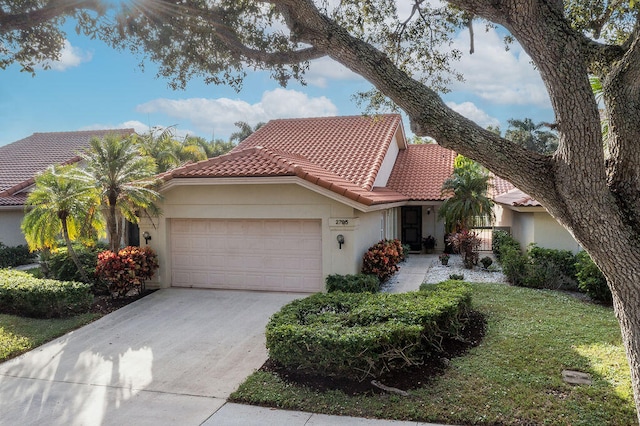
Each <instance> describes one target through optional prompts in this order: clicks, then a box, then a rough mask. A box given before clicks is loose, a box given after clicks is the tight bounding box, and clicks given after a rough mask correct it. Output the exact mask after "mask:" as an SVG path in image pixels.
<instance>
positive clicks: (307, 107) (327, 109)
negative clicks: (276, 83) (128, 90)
mask: <svg viewBox="0 0 640 426" xmlns="http://www.w3.org/2000/svg"><path fill="white" fill-rule="evenodd" d="M136 111H138V112H140V113H145V114H150V113H161V114H165V115H167V116H168V117H170V118H172V119H177V120H180V121H188V122H190V123H191V124H192V125H193V126H195V127H196V128H197V129H199V130H201V131H202V132H205V133H206V134H212V132H213V131H215V135H216V136H218V135H228V134H230V133H232V132H234V131H236V130H237V128H236V127H235V126H234V124H233V123H235V122H236V121H244V122H246V123H249V124H251V125H255V124H257V123H258V122H261V121H262V122H267V121H269V120H271V119H274V118H297V117H319V116H332V115H337V113H338V108H337V107H336V106H335V105H334V104H333V103H332V102H331V100H330V99H328V98H327V97H325V96H320V97H316V98H310V97H309V96H308V95H306V94H305V93H302V92H298V91H295V90H286V89H280V88H278V89H275V90H270V91H266V92H264V93H263V95H262V99H261V100H260V102H257V103H254V104H250V103H248V102H246V101H243V100H239V99H235V100H234V99H228V98H218V99H206V98H189V99H166V98H161V99H154V100H152V101H149V102H147V103H144V104H141V105H138V106H137V107H136Z"/></svg>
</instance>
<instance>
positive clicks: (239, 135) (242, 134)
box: [229, 121, 265, 142]
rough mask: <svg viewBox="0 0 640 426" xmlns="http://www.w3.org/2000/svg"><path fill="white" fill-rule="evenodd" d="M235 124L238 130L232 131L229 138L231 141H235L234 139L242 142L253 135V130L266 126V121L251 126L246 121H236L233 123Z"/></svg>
mask: <svg viewBox="0 0 640 426" xmlns="http://www.w3.org/2000/svg"><path fill="white" fill-rule="evenodd" d="M233 125H234V126H236V127H237V128H238V131H237V132H234V133H232V134H231V136H230V137H229V140H230V141H231V142H234V141H238V142H242V141H243V140H245V139H246V138H248V137H249V136H251V134H252V133H253V132H255V131H256V130H258V129H259V128H260V127H262V126H264V125H265V123H263V122H260V123H258V124H256V125H255V126H253V127H251V125H250V124H249V123H247V122H246V121H236V122H235V123H233Z"/></svg>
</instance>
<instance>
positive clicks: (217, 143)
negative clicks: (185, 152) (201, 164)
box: [183, 136, 236, 159]
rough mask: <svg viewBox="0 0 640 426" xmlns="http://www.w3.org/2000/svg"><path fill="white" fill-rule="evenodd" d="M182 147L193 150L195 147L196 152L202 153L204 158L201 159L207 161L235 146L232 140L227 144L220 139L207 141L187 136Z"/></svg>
mask: <svg viewBox="0 0 640 426" xmlns="http://www.w3.org/2000/svg"><path fill="white" fill-rule="evenodd" d="M183 146H184V147H185V149H195V148H196V147H197V149H198V150H200V151H201V152H203V153H204V155H205V157H204V158H203V159H207V158H213V157H217V156H219V155H223V154H226V153H227V152H229V151H231V150H232V149H233V148H235V146H236V144H235V143H234V142H233V140H230V141H228V142H225V141H223V140H222V139H216V140H211V141H207V140H205V139H204V138H202V137H199V136H188V137H186V138H185V140H184V143H183Z"/></svg>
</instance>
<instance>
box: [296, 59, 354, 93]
mask: <svg viewBox="0 0 640 426" xmlns="http://www.w3.org/2000/svg"><path fill="white" fill-rule="evenodd" d="M304 78H305V80H306V81H307V82H308V83H309V84H311V85H313V86H318V87H323V88H324V87H327V80H351V81H356V80H364V78H362V76H360V75H358V74H356V73H354V72H353V71H351V70H350V69H349V68H347V67H345V66H344V65H342V64H341V63H339V62H336V61H334V60H333V59H331V58H329V57H328V56H325V57H323V58H320V59H316V60H315V61H311V62H310V63H309V70H308V71H307V72H306V74H305V76H304Z"/></svg>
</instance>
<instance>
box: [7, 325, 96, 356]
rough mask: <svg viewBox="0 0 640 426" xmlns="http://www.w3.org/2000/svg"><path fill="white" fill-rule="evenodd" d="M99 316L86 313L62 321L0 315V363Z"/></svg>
mask: <svg viewBox="0 0 640 426" xmlns="http://www.w3.org/2000/svg"><path fill="white" fill-rule="evenodd" d="M100 316H101V315H100V314H95V313H86V314H81V315H77V316H74V317H70V318H63V319H36V318H25V317H19V316H16V315H5V314H0V362H3V361H6V360H8V359H10V358H13V357H16V356H18V355H20V354H22V353H24V352H27V351H30V350H31V349H33V348H35V347H37V346H40V345H42V344H43V343H46V342H48V341H49V340H52V339H55V338H56V337H59V336H62V335H63V334H65V333H67V332H69V331H71V330H75V329H76V328H78V327H81V326H83V325H85V324H88V323H90V322H91V321H94V320H95V319H97V318H99V317H100Z"/></svg>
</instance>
